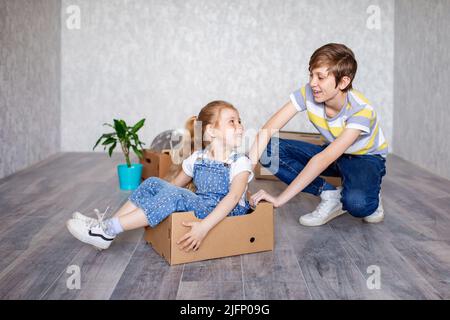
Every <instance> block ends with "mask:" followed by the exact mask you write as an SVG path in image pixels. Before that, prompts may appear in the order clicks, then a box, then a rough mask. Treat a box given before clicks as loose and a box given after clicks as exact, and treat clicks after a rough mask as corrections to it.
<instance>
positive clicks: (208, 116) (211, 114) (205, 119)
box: [185, 100, 237, 152]
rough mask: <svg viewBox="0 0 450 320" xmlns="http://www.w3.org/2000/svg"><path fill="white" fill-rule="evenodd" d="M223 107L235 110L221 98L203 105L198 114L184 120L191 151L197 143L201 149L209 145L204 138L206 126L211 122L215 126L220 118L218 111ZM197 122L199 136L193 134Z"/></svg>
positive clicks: (194, 149)
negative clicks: (198, 124) (199, 129)
mask: <svg viewBox="0 0 450 320" xmlns="http://www.w3.org/2000/svg"><path fill="white" fill-rule="evenodd" d="M224 109H232V110H235V111H237V109H236V108H235V107H234V106H233V105H232V104H231V103H229V102H226V101H222V100H216V101H212V102H210V103H208V104H207V105H206V106H204V107H203V108H202V110H200V113H199V114H198V116H192V117H190V118H189V119H188V120H187V121H186V124H185V128H186V129H187V130H188V132H189V134H190V135H191V152H194V151H197V150H196V149H198V146H199V145H200V146H201V149H204V148H206V147H207V146H208V145H209V143H210V142H209V141H205V140H204V136H205V132H206V126H207V125H209V124H211V125H213V127H215V126H216V124H217V121H218V120H219V118H220V113H221V112H222V110H224ZM197 123H200V124H201V126H202V132H201V135H200V137H199V135H195V127H196V124H197ZM200 142H201V143H200Z"/></svg>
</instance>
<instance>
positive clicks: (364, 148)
mask: <svg viewBox="0 0 450 320" xmlns="http://www.w3.org/2000/svg"><path fill="white" fill-rule="evenodd" d="M290 98H291V101H292V103H293V104H294V105H295V107H296V108H297V110H298V111H306V112H307V114H308V118H309V120H310V121H311V123H312V124H313V125H314V126H315V127H316V128H317V130H319V132H320V134H321V135H322V136H323V137H324V138H325V139H326V140H327V141H328V142H329V143H331V142H333V141H334V140H336V138H337V137H339V135H340V134H341V133H342V131H343V130H344V129H345V128H354V129H359V130H361V135H360V136H359V137H358V138H357V139H356V141H355V142H354V143H353V144H352V145H351V146H350V147H349V148H348V149H347V150H346V151H345V152H344V153H345V154H353V155H364V154H370V155H375V154H378V155H381V156H383V157H386V155H387V153H388V143H387V141H386V138H385V137H384V134H383V131H382V130H381V127H380V124H379V122H378V119H377V114H376V112H375V110H374V109H373V107H372V106H371V105H370V103H369V101H368V100H367V99H366V97H364V95H363V94H362V93H360V92H358V91H356V90H349V91H348V93H347V101H346V103H345V107H343V108H342V110H341V111H340V112H339V113H338V114H337V115H335V116H334V117H333V118H329V117H328V116H327V115H326V113H325V105H324V103H317V102H315V101H314V96H313V92H312V89H311V86H310V85H309V84H307V85H306V86H304V87H302V88H301V89H299V90H297V91H295V92H293V93H292V94H291V96H290Z"/></svg>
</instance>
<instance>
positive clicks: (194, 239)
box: [177, 171, 250, 251]
mask: <svg viewBox="0 0 450 320" xmlns="http://www.w3.org/2000/svg"><path fill="white" fill-rule="evenodd" d="M249 176H250V172H248V171H244V172H241V173H239V174H238V175H236V176H235V177H234V178H233V181H232V182H231V186H230V191H229V192H228V194H227V195H226V196H225V197H224V198H223V199H222V200H221V201H220V202H219V203H218V204H217V206H216V207H215V208H214V210H213V211H212V212H211V213H210V214H209V215H208V216H207V217H206V218H205V219H203V220H202V221H201V222H189V223H183V224H184V226H186V227H192V229H191V231H189V232H188V233H186V234H185V235H184V236H183V237H182V238H181V239H180V240H179V241H178V242H177V244H180V243H182V242H184V243H183V244H182V245H181V250H185V249H186V251H190V250H192V249H193V250H194V251H196V250H198V248H199V246H200V244H201V243H202V240H203V239H204V238H205V236H206V235H207V234H208V232H209V230H211V229H212V228H214V226H215V225H216V224H218V223H219V222H220V221H222V220H223V219H224V218H225V217H226V216H227V215H228V214H229V213H230V212H231V210H233V208H234V207H235V206H236V205H237V204H238V202H239V200H240V199H241V197H242V195H243V193H244V191H245V188H246V186H247V181H248V178H249Z"/></svg>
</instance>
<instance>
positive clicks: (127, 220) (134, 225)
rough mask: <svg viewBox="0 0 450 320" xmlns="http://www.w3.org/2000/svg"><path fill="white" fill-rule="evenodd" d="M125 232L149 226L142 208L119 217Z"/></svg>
mask: <svg viewBox="0 0 450 320" xmlns="http://www.w3.org/2000/svg"><path fill="white" fill-rule="evenodd" d="M117 218H118V219H119V223H120V225H121V226H122V228H123V230H124V231H129V230H134V229H139V228H143V227H146V226H148V220H147V216H146V215H145V213H144V211H143V210H142V209H140V208H136V209H135V210H133V211H131V212H129V213H128V214H125V215H121V216H119V217H117Z"/></svg>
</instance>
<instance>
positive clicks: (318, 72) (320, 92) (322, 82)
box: [309, 66, 341, 103]
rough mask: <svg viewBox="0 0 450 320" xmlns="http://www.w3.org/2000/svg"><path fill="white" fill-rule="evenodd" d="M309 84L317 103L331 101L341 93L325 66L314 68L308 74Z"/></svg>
mask: <svg viewBox="0 0 450 320" xmlns="http://www.w3.org/2000/svg"><path fill="white" fill-rule="evenodd" d="M309 84H310V86H311V88H312V90H313V95H314V100H315V101H316V102H317V103H322V102H326V101H328V100H330V99H333V98H334V97H336V95H337V94H338V93H340V92H341V90H340V88H339V86H337V87H336V79H335V77H334V75H333V74H332V73H331V72H329V71H328V67H326V66H325V67H319V68H315V69H313V70H312V71H311V72H310V74H309Z"/></svg>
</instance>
